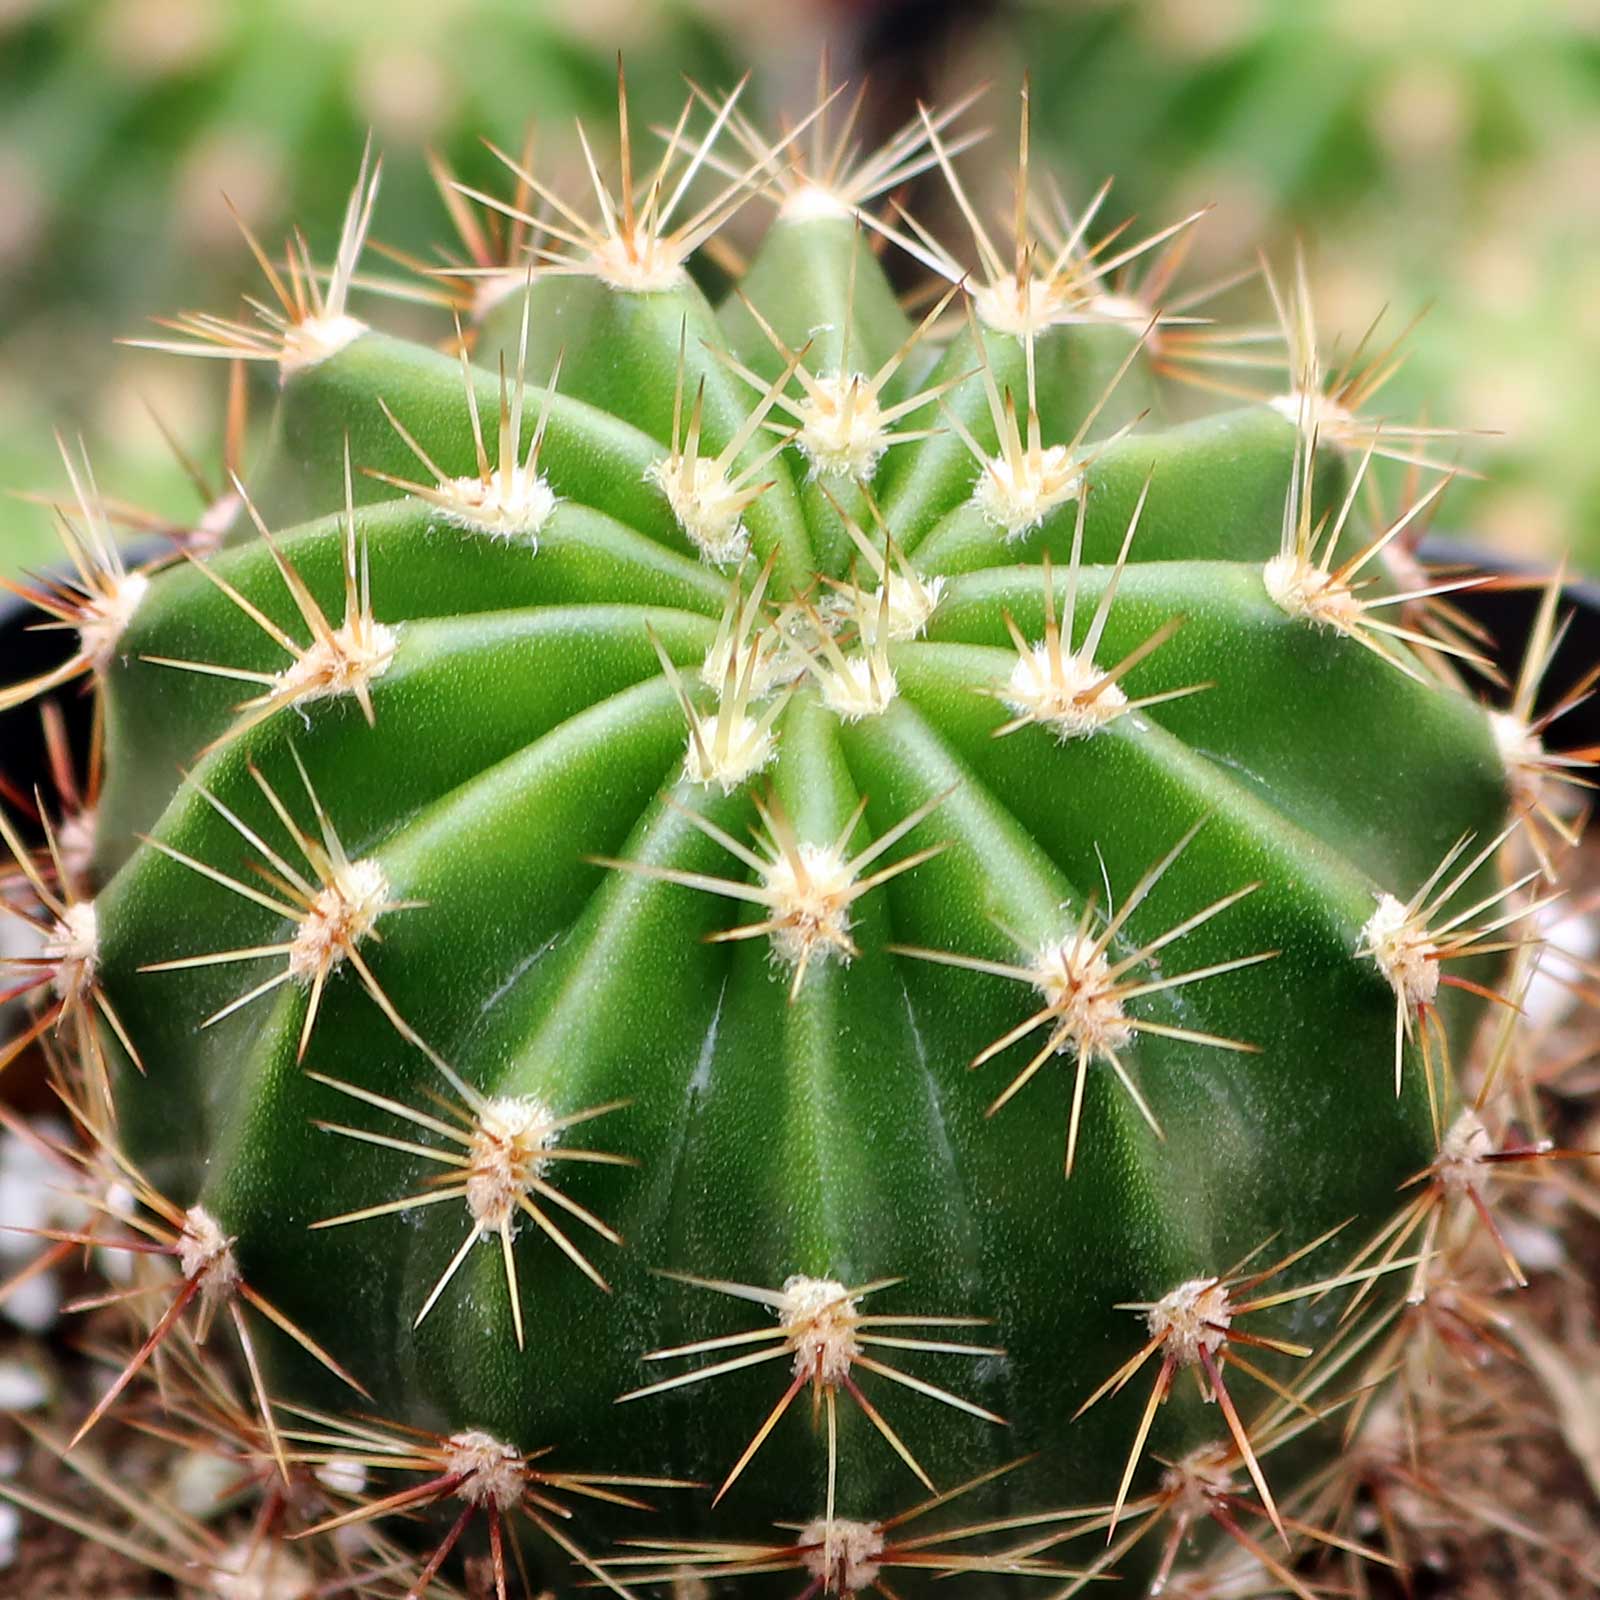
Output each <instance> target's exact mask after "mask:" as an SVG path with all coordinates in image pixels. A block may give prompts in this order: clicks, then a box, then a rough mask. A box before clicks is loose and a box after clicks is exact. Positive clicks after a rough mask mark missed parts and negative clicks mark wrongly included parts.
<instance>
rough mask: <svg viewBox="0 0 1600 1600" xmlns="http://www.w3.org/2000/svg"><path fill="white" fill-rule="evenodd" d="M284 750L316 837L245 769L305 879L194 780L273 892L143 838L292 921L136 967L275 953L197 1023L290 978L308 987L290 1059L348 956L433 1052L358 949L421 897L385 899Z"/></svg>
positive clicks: (375, 868)
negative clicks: (255, 976) (271, 936)
mask: <svg viewBox="0 0 1600 1600" xmlns="http://www.w3.org/2000/svg"><path fill="white" fill-rule="evenodd" d="M290 753H291V754H292V755H293V757H294V763H295V768H296V770H297V771H298V772H299V774H300V781H301V783H302V784H303V785H304V786H305V791H306V795H307V797H308V798H309V799H310V801H311V806H312V810H313V811H314V812H315V814H316V818H317V824H318V829H319V832H320V838H316V839H314V838H312V836H311V835H310V834H308V833H307V832H306V831H305V830H304V829H303V828H302V827H301V826H300V825H299V823H297V822H296V821H295V820H294V817H293V816H292V815H291V813H290V812H289V810H288V808H287V807H286V806H285V805H284V803H283V801H282V800H280V799H279V798H278V795H277V793H276V792H275V791H274V790H273V788H272V786H271V784H269V783H268V782H267V780H266V778H265V777H263V776H262V774H261V772H260V771H259V770H258V769H257V768H256V767H254V766H252V767H251V768H250V776H251V777H252V778H253V779H254V780H255V783H256V786H257V787H258V788H259V789H260V790H261V792H262V794H263V795H265V796H266V799H267V803H268V804H269V805H270V806H271V807H272V810H273V812H274V813H275V814H276V816H277V818H278V820H279V822H281V823H282V824H283V827H284V831H285V832H287V833H288V835H289V837H290V839H291V840H292V841H293V843H294V845H295V847H296V849H297V850H298V851H299V852H300V854H301V855H302V856H303V857H304V858H305V861H306V864H307V866H308V867H309V868H310V869H311V873H312V877H311V878H307V877H306V876H305V875H304V874H303V873H301V872H300V871H298V870H297V869H296V868H295V867H293V866H291V865H290V864H289V862H288V861H287V860H286V859H285V858H284V857H283V856H282V855H281V854H279V852H277V851H276V850H274V849H273V848H272V847H271V846H270V845H268V844H267V843H266V842H265V841H264V840H263V839H262V838H261V837H260V835H259V834H257V833H256V832H255V831H254V830H253V829H251V828H250V827H249V825H248V824H246V823H245V822H243V821H241V820H240V819H239V818H238V817H237V816H236V815H235V814H234V813H233V812H232V811H230V810H229V809H228V808H227V807H226V806H225V805H224V804H223V803H222V802H221V801H220V800H218V799H217V798H216V796H215V795H213V794H212V793H211V792H210V791H209V790H208V789H206V788H205V787H204V786H203V785H201V784H199V783H195V785H194V786H195V789H196V791H197V792H198V793H199V794H200V796H201V797H202V798H203V799H204V800H205V801H206V803H207V804H208V805H209V806H210V807H211V808H212V810H214V811H215V812H216V813H217V814H218V816H220V817H221V818H222V819H223V820H224V821H225V822H227V823H228V824H229V826H230V827H232V828H233V829H234V831H235V832H236V833H237V834H238V835H239V836H240V838H242V839H243V840H245V842H246V843H247V844H251V845H253V846H255V848H256V849H258V850H259V851H261V853H262V854H263V855H264V856H265V857H266V858H267V862H268V864H269V865H270V867H271V868H272V872H271V873H270V874H269V876H268V881H269V882H270V883H271V884H272V886H273V887H274V888H275V889H276V890H277V891H278V895H277V897H274V896H272V895H269V894H266V893H265V892H263V891H262V890H260V889H257V888H254V887H253V886H251V885H250V884H247V883H241V882H240V881H239V879H237V878H232V877H229V876H228V874H227V873H225V872H222V871H221V870H219V869H218V868H216V867H212V866H208V865H207V864H206V863H205V862H203V861H198V860H196V859H195V858H194V857H193V856H190V855H186V854H185V853H184V852H183V851H181V850H177V849H174V848H173V847H172V846H170V845H167V844H164V843H162V842H161V841H159V840H154V839H152V840H150V841H148V842H149V843H150V844H151V845H152V846H153V847H154V848H155V849H158V850H160V851H161V852H162V854H164V855H166V856H169V857H170V858H171V859H172V860H174V861H176V862H178V863H179V864H180V865H181V866H185V867H188V868H189V869H190V871H192V872H197V873H199V874H200V875H201V876H202V877H204V878H209V879H210V880H211V881H212V882H213V883H216V884H219V885H220V886H221V887H222V888H224V889H227V890H230V891H231V892H232V893H234V894H236V895H239V896H240V897H241V898H243V899H246V900H251V901H254V902H255V903H256V904H257V905H259V906H263V907H265V908H266V909H267V910H269V911H272V912H273V913H275V914H276V915H278V916H280V917H286V918H288V919H289V920H290V922H292V923H293V924H294V927H295V932H294V934H293V936H292V937H290V938H289V939H286V940H283V941H281V942H278V943H274V944H265V945H255V946H251V947H249V948H241V949H238V950H220V951H214V952H210V953H208V954H205V955H198V956H183V957H180V958H179V959H177V960H172V961H155V962H150V963H148V964H147V965H145V966H143V967H141V968H140V969H139V970H140V971H141V972H177V971H182V970H184V969H186V968H192V967H210V966H219V965H223V964H226V963H231V962H236V961H259V960H263V959H265V958H268V957H273V956H282V957H283V958H284V966H283V970H282V971H281V972H278V973H276V974H274V975H273V976H272V977H270V978H268V979H267V980H266V981H265V982H264V983H261V984H258V985H257V986H256V987H255V988H253V989H250V990H248V991H247V992H246V993H244V994H242V995H240V996H239V997H238V999H236V1000H230V1001H229V1002H228V1004H227V1005H225V1006H223V1007H222V1009H221V1010H220V1011H216V1012H214V1013H212V1015H211V1016H209V1017H207V1018H206V1020H205V1022H204V1023H203V1024H202V1026H204V1027H210V1026H211V1025H212V1024H214V1023H217V1022H221V1021H222V1019H223V1018H224V1017H229V1016H232V1015H233V1013H234V1012H235V1011H238V1010H239V1009H240V1008H241V1007H243V1006H247V1005H249V1004H250V1003H251V1002H252V1001H254V1000H258V999H260V998H261V997H262V996H263V995H266V994H269V993H271V992H272V991H273V990H274V989H276V988H278V987H279V985H281V984H284V983H289V982H294V983H297V984H299V985H300V986H301V987H302V988H307V989H309V991H310V999H309V1001H308V1003H307V1005H306V1015H305V1021H304V1023H303V1024H302V1026H301V1029H300V1041H299V1047H298V1051H297V1055H296V1059H297V1060H300V1059H303V1058H304V1056H305V1053H306V1046H307V1045H308V1044H309V1043H310V1042H311V1030H312V1028H313V1027H314V1026H315V1024H316V1020H317V1010H318V1007H319V1005H320V1004H321V1000H322V992H323V989H324V987H325V986H326V984H327V981H328V978H329V976H330V975H331V974H332V973H333V972H334V971H336V970H337V969H338V968H339V967H341V966H342V965H343V964H344V963H345V962H346V961H348V962H349V963H350V965H351V966H352V967H354V968H355V970H356V973H357V975H358V976H359V977H360V979H361V982H362V984H363V986H364V987H365V988H366V990H367V992H368V993H369V994H370V995H371V996H372V998H373V1000H374V1001H375V1002H376V1003H377V1005H378V1007H379V1009H380V1010H382V1011H383V1013H384V1015H385V1016H387V1017H388V1018H389V1020H390V1021H391V1022H392V1023H393V1024H394V1026H395V1028H396V1029H397V1031H398V1032H399V1033H400V1034H401V1036H402V1037H403V1038H405V1039H407V1040H409V1041H411V1042H413V1043H415V1044H417V1045H418V1046H419V1048H422V1049H423V1050H424V1051H425V1052H426V1053H428V1054H429V1055H430V1056H431V1055H432V1052H431V1051H427V1049H426V1046H424V1045H423V1044H422V1042H421V1040H420V1039H418V1037H417V1035H416V1034H415V1032H414V1031H413V1030H412V1028H411V1027H410V1025H409V1024H408V1023H406V1022H405V1021H404V1020H403V1019H402V1018H401V1016H400V1014H399V1013H398V1012H397V1011H396V1010H395V1009H394V1007H393V1005H392V1004H391V1003H390V1001H389V998H388V996H387V995H385V994H384V992H383V990H382V989H381V988H380V987H379V984H378V980H377V979H376V978H375V977H374V976H373V975H372V969H371V968H370V967H369V966H368V965H367V963H366V961H365V959H364V958H363V957H362V955H361V952H360V949H359V946H360V945H361V943H362V942H363V941H364V940H366V939H367V938H369V937H373V938H375V937H377V933H376V929H377V923H378V920H379V919H380V918H381V917H384V916H386V915H387V914H388V913H389V912H391V911H412V910H416V909H418V908H419V907H420V906H421V904H422V902H421V901H417V900H396V899H392V898H391V897H390V892H389V883H388V880H387V878H386V877H385V876H384V873H383V869H382V868H381V867H380V866H379V864H378V863H377V862H376V861H373V860H359V861H352V860H351V859H350V858H349V856H348V855H347V854H346V853H345V849H344V846H343V845H342V844H341V843H340V841H339V836H338V834H337V833H336V832H335V831H334V827H333V823H332V821H331V819H330V818H329V816H328V814H327V812H326V811H325V810H324V809H323V807H322V803H321V801H319V800H318V799H317V796H316V791H315V790H313V789H312V787H311V779H310V778H309V776H307V774H306V770H305V767H304V766H303V765H302V763H301V761H300V756H299V753H298V752H297V751H295V750H294V749H293V747H292V746H291V747H290ZM190 781H191V782H193V781H194V780H192V779H191V780H190Z"/></svg>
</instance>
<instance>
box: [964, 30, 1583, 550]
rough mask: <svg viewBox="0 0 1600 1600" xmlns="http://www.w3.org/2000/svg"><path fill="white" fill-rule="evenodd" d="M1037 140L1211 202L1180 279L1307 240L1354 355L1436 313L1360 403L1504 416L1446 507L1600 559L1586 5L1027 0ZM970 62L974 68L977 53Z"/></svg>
mask: <svg viewBox="0 0 1600 1600" xmlns="http://www.w3.org/2000/svg"><path fill="white" fill-rule="evenodd" d="M1015 16H1016V20H1015V24H1014V25H1013V26H1011V27H1009V28H1008V29H1007V30H1006V34H1007V35H1009V38H1007V37H1005V36H1000V37H997V38H996V40H995V43H996V45H997V46H998V50H997V55H998V60H997V62H996V68H997V70H998V71H999V72H1000V73H1001V75H1002V76H1005V75H1010V74H1011V73H1014V72H1015V71H1017V70H1018V68H1019V66H1020V65H1026V66H1027V67H1028V69H1029V70H1030V71H1031V73H1032V81H1033V87H1034V107H1035V127H1036V129H1037V138H1038V140H1039V143H1040V145H1041V147H1042V153H1047V154H1048V155H1049V157H1050V159H1051V162H1052V165H1053V166H1054V167H1055V168H1056V169H1057V170H1058V171H1060V172H1061V173H1062V175H1063V178H1064V180H1065V187H1066V191H1067V193H1068V194H1069V196H1071V197H1073V198H1075V199H1078V200H1080V201H1081V200H1082V199H1084V198H1085V197H1086V196H1087V195H1088V194H1090V193H1091V192H1092V191H1093V189H1094V187H1095V186H1096V185H1097V184H1098V183H1099V182H1100V181H1101V180H1102V179H1103V178H1105V177H1106V176H1108V175H1112V174H1114V175H1115V177H1116V185H1115V188H1114V190H1113V196H1114V203H1113V204H1112V205H1111V206H1110V207H1109V208H1108V215H1109V214H1115V215H1117V216H1121V215H1123V214H1124V213H1126V212H1128V211H1132V212H1137V213H1139V214H1140V216H1141V217H1143V218H1148V219H1149V220H1150V221H1152V222H1154V221H1156V220H1165V219H1167V218H1170V217H1173V216H1176V215H1181V214H1182V213H1183V212H1184V211H1186V210H1188V209H1190V208H1191V207H1193V206H1197V205H1203V204H1207V203H1213V202H1214V203H1215V206H1216V211H1215V213H1214V215H1213V216H1211V217H1210V218H1208V219H1206V220H1205V221H1204V222H1203V223H1202V224H1201V236H1200V238H1199V239H1198V240H1197V243H1196V248H1195V251H1194V258H1193V259H1194V268H1193V271H1192V276H1193V277H1194V278H1195V279H1196V280H1202V279H1204V278H1205V277H1206V276H1207V274H1208V273H1210V272H1221V271H1224V270H1226V269H1227V268H1229V267H1231V266H1233V265H1234V264H1236V263H1237V262H1238V261H1239V260H1240V259H1241V257H1242V256H1244V255H1245V254H1246V253H1247V252H1248V250H1249V248H1250V246H1251V244H1252V243H1256V244H1259V245H1261V246H1262V247H1264V248H1266V249H1268V250H1269V251H1270V252H1271V253H1272V255H1273V257H1274V259H1275V260H1276V261H1278V262H1280V263H1286V262H1287V260H1288V258H1289V255H1290V253H1291V251H1292V239H1293V236H1294V235H1296V234H1299V235H1300V236H1301V237H1303V238H1304V240H1305V241H1306V245H1307V249H1308V251H1309V252H1310V255H1311V260H1312V265H1313V281H1314V284H1315V286H1316V288H1317V291H1318V293H1317V311H1318V320H1319V323H1320V324H1321V325H1322V327H1323V329H1324V330H1325V332H1327V333H1328V334H1333V333H1335V332H1342V334H1343V336H1344V339H1343V342H1344V345H1345V347H1346V348H1348V347H1349V346H1350V344H1352V343H1353V342H1354V340H1355V339H1357V338H1359V336H1360V334H1361V332H1362V331H1363V330H1364V329H1365V327H1366V326H1367V324H1368V323H1369V322H1370V321H1371V320H1372V318H1373V317H1374V316H1375V315H1376V314H1377V312H1378V311H1379V310H1381V309H1382V308H1384V307H1385V306H1388V307H1389V314H1388V316H1387V317H1386V318H1385V324H1384V325H1385V326H1386V327H1391V328H1392V329H1393V330H1394V331H1395V332H1399V331H1400V329H1401V328H1402V327H1403V326H1404V325H1405V323H1406V322H1408V321H1409V320H1410V319H1411V318H1412V317H1413V315H1414V314H1415V313H1417V312H1418V311H1421V310H1423V309H1424V308H1427V307H1430V306H1431V308H1430V309H1428V313H1427V316H1426V318H1425V319H1424V321H1423V323H1422V325H1421V327H1420V328H1419V329H1418V332H1417V335H1416V337H1415V339H1414V340H1413V341H1412V343H1413V352H1414V353H1413V354H1412V356H1411V357H1410V359H1409V360H1408V361H1407V364H1406V366H1405V367H1404V369H1403V370H1402V372H1401V374H1400V375H1399V376H1398V377H1397V379H1396V380H1395V381H1394V382H1393V383H1392V384H1391V385H1390V386H1389V387H1388V388H1387V389H1385V391H1384V393H1383V395H1382V396H1381V398H1380V401H1379V402H1378V403H1377V404H1376V406H1375V407H1374V409H1375V410H1376V411H1378V412H1379V413H1381V414H1384V415H1389V414H1392V415H1395V416H1396V417H1415V416H1416V415H1417V414H1418V413H1419V412H1421V411H1423V410H1424V409H1425V410H1426V411H1427V413H1428V417H1429V420H1430V421H1432V422H1434V423H1440V424H1443V423H1449V424H1452V425H1455V426H1459V427H1464V428H1476V429H1485V430H1491V429H1492V430H1498V433H1499V436H1498V437H1492V438H1486V439H1481V440H1478V439H1468V440H1466V441H1463V445H1462V451H1461V453H1462V456H1463V458H1464V459H1465V460H1466V461H1467V462H1468V463H1469V464H1471V465H1474V466H1476V467H1479V468H1481V469H1483V470H1484V471H1485V473H1486V477H1485V479H1484V480H1483V481H1482V482H1478V483H1464V484H1458V485H1457V486H1456V487H1455V488H1453V489H1452V491H1451V494H1450V496H1449V498H1448V500H1447V502H1446V504H1445V508H1444V510H1443V512H1442V517H1443V519H1444V521H1445V522H1447V523H1448V525H1449V526H1450V527H1452V528H1456V529H1462V530H1466V531H1470V532H1471V533H1472V534H1473V535H1474V536H1475V537H1478V538H1480V539H1482V540H1485V541H1488V542H1490V543H1492V544H1494V545H1495V546H1497V547H1498V548H1500V549H1502V550H1504V551H1505V552H1506V553H1508V554H1512V555H1517V556H1523V557H1533V558H1537V557H1541V556H1547V555H1550V554H1552V553H1555V552H1557V551H1560V550H1563V549H1566V548H1568V547H1571V548H1572V549H1574V550H1575V551H1576V552H1577V554H1578V557H1579V559H1580V560H1581V561H1583V562H1584V564H1586V565H1587V566H1588V567H1589V568H1590V569H1591V570H1600V451H1597V450H1596V449H1595V446H1594V439H1595V435H1596V432H1597V431H1600V295H1597V294H1596V292H1595V285H1596V276H1597V271H1600V4H1597V3H1595V0H1131V3H1110V0H1104V3H1094V0H1059V3H1058V0H1025V3H1024V4H1022V5H1020V6H1019V8H1018V10H1017V12H1016V14H1015ZM969 70H970V69H969Z"/></svg>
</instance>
